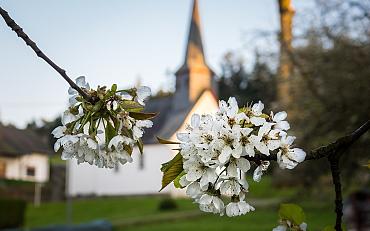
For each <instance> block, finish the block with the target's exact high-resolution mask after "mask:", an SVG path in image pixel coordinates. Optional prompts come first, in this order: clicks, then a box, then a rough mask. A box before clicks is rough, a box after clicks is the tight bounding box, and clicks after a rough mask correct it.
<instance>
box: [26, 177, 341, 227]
mask: <svg viewBox="0 0 370 231" xmlns="http://www.w3.org/2000/svg"><path fill="white" fill-rule="evenodd" d="M249 182H250V191H251V192H250V194H249V195H250V196H248V199H249V200H251V201H255V203H257V201H260V202H261V201H262V202H263V201H265V202H266V201H268V200H265V199H264V198H266V199H269V200H270V199H276V200H277V201H278V202H276V200H275V202H273V203H266V204H265V205H264V206H262V205H257V204H256V205H255V207H256V211H255V212H251V213H249V214H247V215H245V216H241V217H237V218H228V217H225V216H224V217H220V216H217V215H207V214H205V213H199V214H198V213H197V212H199V210H198V208H197V205H195V204H193V203H192V202H191V201H190V200H187V199H176V203H177V205H178V209H177V210H175V211H167V212H160V211H159V210H158V205H159V203H160V201H161V200H163V197H144V196H143V197H116V198H112V197H107V198H92V199H76V200H74V201H73V222H74V223H84V222H89V221H92V220H96V219H105V220H108V221H110V222H112V223H113V224H115V225H118V227H117V230H119V231H120V230H122V231H123V230H128V231H130V230H139V231H140V230H141V231H146V230H148V231H149V230H154V231H155V230H158V231H159V230H160V231H166V230H169V231H170V230H171V231H172V230H176V231H182V230H184V231H185V230H187V231H188V230H197V231H198V230H201V231H202V230H214V231H217V230H227V231H232V230H256V231H262V230H263V231H266V230H272V228H273V227H275V226H277V220H278V215H277V211H278V203H279V202H288V201H289V202H290V201H291V199H292V198H297V196H295V195H296V193H297V191H298V190H297V189H292V188H286V189H275V188H272V187H271V178H270V177H268V176H265V177H264V178H263V180H262V181H261V182H260V183H255V182H253V181H251V180H249ZM254 198H257V200H254ZM306 200H307V199H305V201H306ZM296 203H298V204H300V205H301V206H302V207H303V209H304V210H305V212H306V216H307V222H308V224H309V227H310V230H320V229H322V228H323V227H324V226H326V225H328V224H332V223H333V222H334V213H333V212H332V208H331V207H332V205H331V201H328V202H327V201H326V202H318V201H316V200H315V199H312V200H309V201H307V202H299V201H298V202H296ZM65 211H66V207H65V203H64V202H57V203H44V204H42V205H41V207H38V208H35V207H33V206H32V205H30V206H29V207H28V209H27V214H26V227H39V226H44V225H49V224H63V223H65ZM189 214H190V215H191V216H190V217H187V218H186V219H185V218H184V215H185V216H186V215H189ZM166 218H167V219H166ZM142 221H143V222H142Z"/></svg>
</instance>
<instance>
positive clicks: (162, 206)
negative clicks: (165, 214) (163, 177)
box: [158, 198, 177, 211]
mask: <svg viewBox="0 0 370 231" xmlns="http://www.w3.org/2000/svg"><path fill="white" fill-rule="evenodd" d="M158 209H159V210H160V211H167V210H175V209H177V204H176V201H175V200H174V199H172V198H164V199H163V200H161V201H160V202H159V206H158Z"/></svg>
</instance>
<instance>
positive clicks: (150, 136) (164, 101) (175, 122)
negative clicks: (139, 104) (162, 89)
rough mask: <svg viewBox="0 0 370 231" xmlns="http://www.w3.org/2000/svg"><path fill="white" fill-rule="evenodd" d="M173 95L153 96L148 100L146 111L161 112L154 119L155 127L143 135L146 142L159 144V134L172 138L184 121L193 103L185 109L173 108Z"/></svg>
mask: <svg viewBox="0 0 370 231" xmlns="http://www.w3.org/2000/svg"><path fill="white" fill-rule="evenodd" d="M172 100H173V96H172V95H170V96H166V97H160V98H153V99H150V100H149V101H148V102H147V104H146V105H147V106H146V111H148V112H159V114H158V115H157V116H156V117H155V118H154V119H153V127H152V128H150V129H147V130H145V134H144V137H143V142H144V144H157V143H158V141H157V139H156V137H157V136H159V137H162V138H167V139H168V138H170V137H171V136H172V135H173V134H174V133H175V132H176V131H177V130H178V129H179V128H180V126H181V125H182V124H183V123H184V121H185V118H186V116H187V115H188V114H189V112H190V110H191V109H192V107H193V105H189V106H188V107H187V108H185V109H183V110H175V109H174V108H173V102H172Z"/></svg>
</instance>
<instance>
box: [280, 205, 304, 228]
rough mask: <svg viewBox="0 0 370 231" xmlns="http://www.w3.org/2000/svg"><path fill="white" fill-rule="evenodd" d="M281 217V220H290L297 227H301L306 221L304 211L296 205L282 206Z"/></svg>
mask: <svg viewBox="0 0 370 231" xmlns="http://www.w3.org/2000/svg"><path fill="white" fill-rule="evenodd" d="M279 216H280V219H283V220H289V221H291V222H293V223H294V224H295V225H300V224H301V223H302V222H304V221H305V219H306V216H305V214H304V212H303V209H302V208H301V207H299V206H298V205H296V204H281V205H280V209H279Z"/></svg>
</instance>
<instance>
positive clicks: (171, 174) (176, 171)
mask: <svg viewBox="0 0 370 231" xmlns="http://www.w3.org/2000/svg"><path fill="white" fill-rule="evenodd" d="M182 165H183V159H182V156H181V154H180V153H178V154H177V155H176V156H175V157H174V158H173V159H172V160H170V161H169V162H166V163H164V164H162V167H161V171H162V172H163V177H162V188H161V189H160V190H159V191H162V189H164V188H165V187H166V186H167V185H168V184H169V183H171V182H172V181H173V180H175V179H176V177H177V176H179V175H180V174H181V172H182V171H183V170H184V169H183V168H182Z"/></svg>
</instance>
